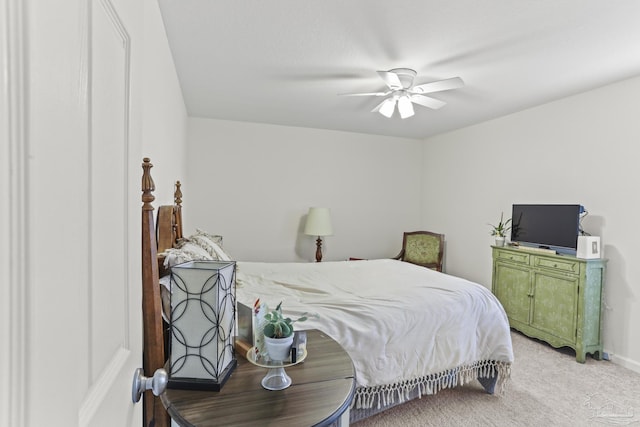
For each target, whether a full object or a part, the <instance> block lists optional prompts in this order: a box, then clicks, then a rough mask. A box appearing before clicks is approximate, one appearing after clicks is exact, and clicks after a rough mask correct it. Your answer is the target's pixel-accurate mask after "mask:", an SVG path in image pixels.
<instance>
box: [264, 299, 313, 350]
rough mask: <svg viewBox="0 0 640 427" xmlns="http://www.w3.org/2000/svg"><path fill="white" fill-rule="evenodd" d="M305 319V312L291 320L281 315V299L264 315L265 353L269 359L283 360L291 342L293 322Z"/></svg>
mask: <svg viewBox="0 0 640 427" xmlns="http://www.w3.org/2000/svg"><path fill="white" fill-rule="evenodd" d="M305 320H307V313H303V315H302V316H301V317H300V318H298V319H296V320H292V319H291V318H290V317H284V316H283V315H282V301H280V304H278V306H277V307H276V308H275V310H272V311H270V312H268V313H267V314H265V315H264V323H263V325H264V326H263V328H262V330H263V333H264V343H265V347H266V350H267V354H268V355H269V358H270V359H271V360H279V361H282V360H285V359H287V357H288V356H289V352H290V351H291V345H292V344H293V324H294V323H295V322H304V321H305Z"/></svg>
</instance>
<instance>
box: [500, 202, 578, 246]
mask: <svg viewBox="0 0 640 427" xmlns="http://www.w3.org/2000/svg"><path fill="white" fill-rule="evenodd" d="M580 212H581V206H580V205H513V212H512V214H511V241H512V242H518V243H520V244H524V245H525V246H535V247H541V248H549V249H554V250H556V251H558V252H567V253H575V250H576V248H577V245H578V234H579V229H580Z"/></svg>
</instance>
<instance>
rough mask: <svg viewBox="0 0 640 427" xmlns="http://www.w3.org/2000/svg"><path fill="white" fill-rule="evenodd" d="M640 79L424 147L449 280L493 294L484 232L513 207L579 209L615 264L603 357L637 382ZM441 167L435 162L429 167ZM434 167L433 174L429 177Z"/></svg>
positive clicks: (432, 213) (430, 215) (433, 222)
mask: <svg viewBox="0 0 640 427" xmlns="http://www.w3.org/2000/svg"><path fill="white" fill-rule="evenodd" d="M639 95H640V77H638V78H634V79H630V80H626V81H622V82H619V83H616V84H612V85H609V86H605V87H602V88H600V89H597V90H592V91H589V92H585V93H582V94H580V95H577V96H573V97H570V98H565V99H562V100H559V101H556V102H553V103H549V104H546V105H543V106H540V107H537V108H532V109H529V110H526V111H522V112H519V113H516V114H512V115H509V116H506V117H503V118H500V119H497V120H493V121H489V122H485V123H482V124H479V125H477V126H472V127H468V128H466V129H462V130H459V131H455V132H451V133H448V134H445V135H440V136H436V137H432V138H430V139H427V140H426V141H425V151H424V164H425V168H424V172H423V173H424V180H425V182H431V181H433V180H435V179H438V177H440V176H446V177H447V185H445V186H442V187H430V188H428V189H427V188H426V186H425V188H424V190H423V201H424V203H425V204H428V205H431V206H433V205H435V206H438V209H424V208H423V213H424V214H423V217H422V222H423V224H425V226H427V225H428V226H429V227H435V228H438V229H441V230H443V231H444V232H445V233H446V235H447V250H446V257H447V262H446V265H447V271H448V272H449V273H453V274H456V275H460V276H463V277H467V278H469V279H472V280H474V281H477V282H480V283H482V284H483V285H485V286H487V287H491V250H490V247H489V245H491V244H492V242H493V239H492V237H490V236H489V227H488V226H487V223H489V222H492V223H493V222H496V221H498V219H499V216H500V212H501V211H504V212H505V215H508V216H510V210H511V205H512V204H513V203H580V204H582V205H584V206H585V207H586V208H587V210H588V211H589V215H588V216H587V217H586V218H585V219H584V220H583V226H584V229H585V230H586V231H587V232H589V233H591V234H592V235H596V236H601V239H602V250H603V254H604V257H605V258H608V259H609V262H608V269H607V274H606V284H605V291H604V293H605V296H604V303H605V310H604V332H603V337H604V347H605V351H607V352H609V353H610V354H611V355H612V359H613V360H614V361H615V362H616V363H620V364H622V365H625V366H627V367H629V368H631V369H634V370H635V371H638V372H640V341H638V339H637V337H638V336H640V326H639V325H640V284H639V283H640V280H639V278H640V263H638V262H637V259H638V258H639V257H640V248H639V246H638V243H637V242H638V232H637V229H636V228H635V227H636V225H637V214H638V212H640V199H639V198H638V182H640V168H638V166H637V162H638V158H639V156H638V155H639V154H640V149H639V148H638V145H639V144H640V121H639V120H638V112H639V111H640V96H639ZM433 159H437V161H433ZM426 166H428V167H426Z"/></svg>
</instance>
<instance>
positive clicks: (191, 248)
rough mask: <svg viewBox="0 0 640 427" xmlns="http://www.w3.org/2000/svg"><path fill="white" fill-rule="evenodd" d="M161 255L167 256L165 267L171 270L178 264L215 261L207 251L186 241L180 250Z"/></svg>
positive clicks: (175, 249)
mask: <svg viewBox="0 0 640 427" xmlns="http://www.w3.org/2000/svg"><path fill="white" fill-rule="evenodd" d="M161 255H164V256H165V259H164V266H165V267H166V268H171V267H173V266H174V265H176V264H182V263H183V262H187V261H213V260H214V258H213V257H212V256H211V255H209V252H207V251H206V250H205V249H203V248H202V247H201V246H199V245H197V244H196V243H193V242H188V241H185V242H183V244H182V245H180V247H179V248H169V249H166V250H165V251H164V252H163V253H162V254H161Z"/></svg>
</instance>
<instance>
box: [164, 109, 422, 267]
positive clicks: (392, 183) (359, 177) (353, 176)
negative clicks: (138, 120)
mask: <svg viewBox="0 0 640 427" xmlns="http://www.w3.org/2000/svg"><path fill="white" fill-rule="evenodd" d="M188 144H189V146H188V151H187V160H188V164H189V169H188V171H187V179H185V180H184V181H187V180H188V185H185V186H184V187H183V193H184V200H185V202H184V205H185V213H184V218H185V233H189V232H192V231H193V230H194V229H195V228H196V227H198V228H202V229H205V230H207V231H209V232H212V233H219V234H222V235H223V236H224V244H225V248H226V249H227V250H228V251H229V253H230V254H231V255H232V256H233V257H234V258H236V259H238V260H244V261H309V260H313V259H315V255H314V254H315V239H314V238H313V237H310V236H305V235H304V234H303V233H302V229H303V227H304V219H305V216H306V214H307V211H308V208H309V207H310V206H324V207H328V208H330V209H331V212H332V220H333V228H334V235H333V236H329V237H327V238H326V240H325V244H324V248H325V249H326V251H325V254H324V260H342V259H346V258H348V257H350V256H352V257H365V258H374V257H391V256H395V255H397V253H398V252H399V251H400V247H401V245H402V232H403V231H405V230H413V229H419V228H420V194H421V180H422V178H421V176H422V175H421V174H422V167H421V166H422V165H421V162H422V160H421V159H422V142H421V141H416V140H410V139H402V138H390V137H382V136H371V135H362V134H356V133H347V132H336V131H325V130H316V129H303V128H293V127H284V126H275V125H265V124H255V123H240V122H231V121H220V120H209V119H190V120H189V142H188ZM175 178H176V179H180V177H178V176H176V177H175Z"/></svg>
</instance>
